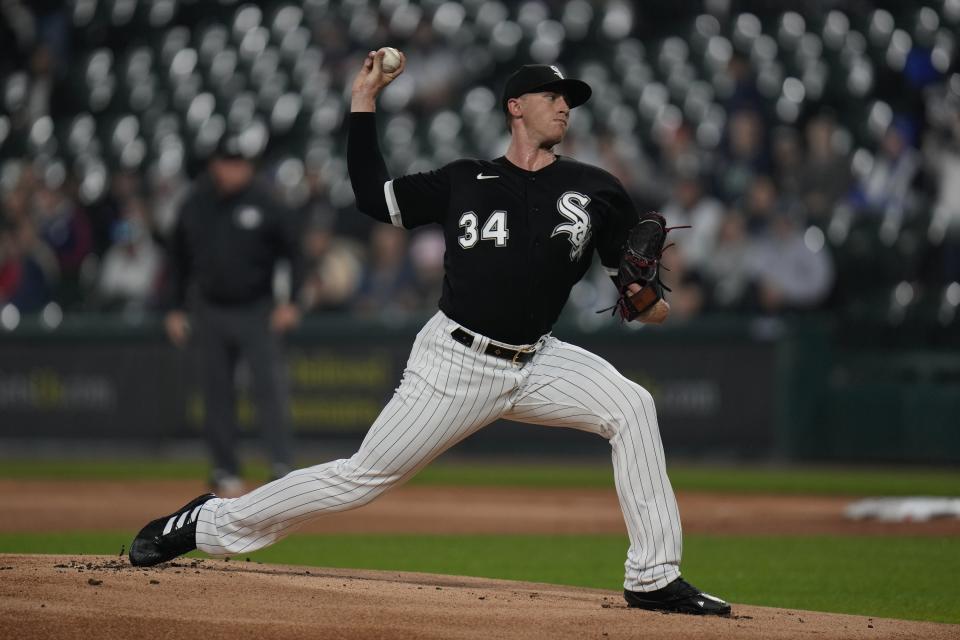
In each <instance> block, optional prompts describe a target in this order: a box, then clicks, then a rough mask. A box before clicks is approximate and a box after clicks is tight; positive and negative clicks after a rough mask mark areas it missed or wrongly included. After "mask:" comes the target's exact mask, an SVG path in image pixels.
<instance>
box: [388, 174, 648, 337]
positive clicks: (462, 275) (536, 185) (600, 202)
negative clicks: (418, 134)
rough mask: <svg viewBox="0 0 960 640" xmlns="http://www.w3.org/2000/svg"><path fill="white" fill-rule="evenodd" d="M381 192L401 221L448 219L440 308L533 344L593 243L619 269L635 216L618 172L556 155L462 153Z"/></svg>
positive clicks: (492, 333)
mask: <svg viewBox="0 0 960 640" xmlns="http://www.w3.org/2000/svg"><path fill="white" fill-rule="evenodd" d="M384 197H385V198H386V201H387V208H388V211H389V213H390V220H391V222H393V224H395V225H397V226H403V227H405V228H408V229H411V228H414V227H418V226H421V225H424V224H428V223H431V222H435V223H438V224H440V225H442V226H443V230H444V236H445V238H446V254H445V256H444V267H445V278H444V282H443V294H442V296H441V298H440V309H442V310H443V312H444V313H446V314H447V315H448V316H449V317H450V318H452V319H453V320H455V321H456V322H458V323H460V324H462V325H463V326H465V327H467V328H468V329H472V330H474V331H476V332H479V333H481V334H483V335H486V336H488V337H490V338H493V339H495V340H499V341H502V342H506V343H510V344H530V343H533V342H536V341H537V340H538V339H539V338H540V336H542V335H543V334H546V333H549V332H550V329H551V327H552V326H553V324H554V323H555V322H556V320H557V317H558V316H559V315H560V312H561V310H562V309H563V306H564V304H565V303H566V301H567V297H568V296H569V294H570V289H571V288H572V287H573V285H574V284H576V282H577V281H578V280H580V278H582V277H583V275H584V273H585V272H586V271H587V269H588V268H589V266H590V263H591V260H592V257H593V251H594V248H596V250H597V251H598V252H599V255H600V260H601V263H602V264H603V266H604V267H605V268H606V269H607V270H608V273H610V274H615V273H616V271H617V267H618V265H619V261H620V253H621V247H622V246H623V243H624V240H625V238H626V234H627V232H628V231H629V229H630V228H631V227H632V226H633V225H634V224H636V222H637V220H638V215H637V211H636V208H635V207H634V205H633V203H632V201H631V200H630V197H629V196H628V195H627V193H626V191H625V190H624V188H623V186H622V185H621V184H620V182H619V181H618V180H617V179H616V178H614V177H613V176H612V175H610V174H609V173H607V172H606V171H604V170H602V169H599V168H597V167H594V166H591V165H588V164H584V163H582V162H577V161H575V160H572V159H570V158H565V157H559V156H558V158H557V160H556V161H555V162H553V163H552V164H550V165H548V166H546V167H544V168H543V169H540V170H539V171H525V170H523V169H521V168H519V167H517V166H515V165H513V164H512V163H511V162H509V161H508V160H507V159H506V158H503V157H500V158H497V159H496V160H493V161H481V160H458V161H455V162H453V163H451V164H448V165H446V166H445V167H443V168H442V169H440V170H438V171H432V172H428V173H420V174H415V175H409V176H403V177H401V178H397V179H395V180H392V181H389V182H387V183H386V184H385V185H384Z"/></svg>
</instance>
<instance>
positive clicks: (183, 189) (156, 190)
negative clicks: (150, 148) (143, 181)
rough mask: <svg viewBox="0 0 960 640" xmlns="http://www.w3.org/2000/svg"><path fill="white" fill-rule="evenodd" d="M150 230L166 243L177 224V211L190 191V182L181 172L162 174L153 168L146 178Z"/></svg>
mask: <svg viewBox="0 0 960 640" xmlns="http://www.w3.org/2000/svg"><path fill="white" fill-rule="evenodd" d="M147 181H148V185H149V188H148V193H149V194H150V206H149V211H150V213H151V215H150V225H149V226H150V228H151V229H152V230H153V232H154V233H155V234H156V236H157V238H158V239H159V240H160V241H161V242H166V240H167V239H168V238H169V237H170V234H172V233H173V227H174V226H175V225H176V224H177V210H178V209H179V208H180V205H181V203H182V202H183V199H184V197H186V195H187V192H188V191H189V190H190V181H189V180H187V178H186V176H184V175H183V173H182V172H181V171H172V172H164V171H162V170H161V169H160V168H159V167H154V168H153V169H152V170H151V171H150V173H149V175H148V177H147Z"/></svg>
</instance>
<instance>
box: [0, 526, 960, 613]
mask: <svg viewBox="0 0 960 640" xmlns="http://www.w3.org/2000/svg"><path fill="white" fill-rule="evenodd" d="M131 535H132V534H131V533H115V534H101V533H77V534H46V533H44V534H0V552H3V553H65V554H88V553H89V554H108V555H116V554H119V553H120V548H121V545H124V544H128V543H129V541H130V537H131ZM626 545H627V541H626V539H625V538H624V537H622V536H618V535H591V536H586V535H584V536H533V535H530V536H517V535H510V536H507V535H502V536H480V535H470V536H449V535H442V536H441V535H433V536H416V535H372V534H371V535H351V536H344V535H331V536H319V535H300V536H292V537H291V538H290V539H288V540H285V541H283V542H281V543H279V544H277V545H275V546H273V547H270V548H269V549H265V550H263V551H259V552H257V553H254V554H249V556H247V555H244V556H239V557H236V558H234V559H233V562H237V561H239V562H243V561H245V560H246V558H247V557H249V558H251V559H252V560H254V561H261V562H274V563H284V564H297V565H310V566H325V567H347V568H363V569H388V570H389V569H392V570H398V571H425V572H431V573H445V574H454V575H471V576H483V577H491V578H503V579H513V580H530V581H536V582H550V583H557V584H571V585H579V586H585V587H598V588H604V589H612V590H619V589H620V581H621V571H622V566H623V557H624V553H625V550H626ZM683 566H684V573H685V575H686V576H687V577H688V578H689V579H690V580H691V581H692V582H694V584H697V585H698V586H700V587H702V588H704V589H706V590H707V591H709V592H712V593H715V594H716V595H719V596H721V597H724V598H727V599H729V600H731V601H733V602H737V603H742V604H756V605H766V606H775V607H786V608H790V609H810V610H816V611H833V612H838V613H853V614H861V615H869V616H878V617H887V618H903V619H912V620H931V621H936V622H949V623H954V624H957V623H960V599H958V598H957V588H956V576H957V575H960V539H958V538H949V537H935V538H916V537H830V536H814V537H772V536H750V537H727V536H703V535H690V536H687V537H686V539H685V550H684V562H683Z"/></svg>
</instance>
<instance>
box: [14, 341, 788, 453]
mask: <svg viewBox="0 0 960 640" xmlns="http://www.w3.org/2000/svg"><path fill="white" fill-rule="evenodd" d="M409 344H410V341H409V339H408V338H407V337H406V336H398V337H397V338H396V339H388V340H385V341H382V342H379V343H375V344H371V343H370V342H369V341H368V340H363V341H361V340H360V339H357V340H337V341H336V344H318V343H316V342H314V341H308V342H306V343H298V344H295V345H293V346H291V347H290V348H289V350H288V367H289V375H290V379H291V383H292V384H291V388H292V398H291V410H292V413H293V418H294V425H295V429H296V431H297V433H298V434H299V435H300V437H305V438H309V437H314V436H321V435H330V434H336V435H344V434H356V435H358V436H359V435H362V434H363V433H364V432H365V431H366V430H367V428H368V427H369V425H370V424H371V423H372V422H373V420H374V419H375V418H376V417H377V415H378V414H379V412H380V409H381V408H382V407H383V405H384V404H385V403H386V401H387V399H389V397H390V395H391V394H392V393H393V390H394V389H395V388H396V386H397V385H398V383H399V381H400V377H401V376H402V374H403V368H404V365H405V361H406V357H407V355H408V352H409ZM579 344H582V345H583V346H585V347H586V348H589V349H591V350H593V351H595V352H596V353H598V354H600V355H602V356H603V357H605V358H607V359H608V360H609V361H610V362H611V363H613V364H614V365H615V366H616V367H617V368H618V369H619V370H620V371H621V372H622V373H623V374H624V375H625V376H627V377H628V378H630V379H632V380H634V381H636V382H638V383H639V384H641V385H643V386H644V387H646V388H647V389H648V390H649V391H650V392H651V393H652V394H653V396H654V398H655V399H656V401H657V408H658V417H659V421H660V426H661V433H662V436H663V440H664V443H665V445H666V446H668V447H671V446H674V447H679V448H683V449H695V448H696V447H698V446H699V447H714V448H716V447H717V446H722V447H724V448H725V449H729V450H737V449H739V448H740V447H750V448H751V450H752V451H754V452H758V451H762V450H764V449H767V448H769V447H771V446H772V445H773V431H774V424H775V421H776V420H775V411H776V404H775V397H776V388H775V375H774V373H775V368H776V350H775V345H773V344H771V343H749V342H743V343H739V344H720V343H718V344H712V345H706V346H705V345H702V344H701V345H698V346H697V348H696V349H686V348H684V347H683V346H682V345H681V344H676V343H675V344H672V345H657V344H650V343H649V342H644V343H642V344H640V343H637V344H632V343H630V342H626V343H623V342H618V343H617V346H616V347H611V346H609V343H598V344H596V345H593V344H590V343H589V342H587V341H585V340H582V339H581V340H579ZM191 357H192V356H191V355H190V353H189V352H182V351H178V350H176V349H173V348H171V347H169V346H167V345H165V344H162V343H150V342H146V343H133V344H126V345H115V346H111V345H109V344H102V343H101V344H97V345H96V346H94V345H90V344H87V343H84V342H83V341H82V340H78V341H77V342H76V343H71V342H64V341H58V342H57V343H56V344H45V343H43V342H35V343H32V344H29V345H16V344H12V343H9V342H4V343H0V435H2V436H20V437H22V436H38V437H73V436H109V437H117V438H137V437H149V438H156V437H171V438H175V437H182V436H196V435H197V434H198V433H199V430H200V425H201V424H202V417H203V411H204V408H203V402H202V400H201V398H200V394H199V393H198V386H197V385H196V384H195V381H193V380H192V379H191V377H192V375H193V372H194V367H191V366H190V364H191V363H190V358H191ZM247 378H249V375H248V374H247V373H246V372H244V371H243V369H242V368H241V370H240V373H239V380H238V383H239V384H240V387H241V393H240V396H239V400H238V413H239V416H240V420H241V424H242V427H243V429H244V430H245V431H250V432H253V431H255V430H256V417H255V410H254V407H253V405H252V402H251V396H250V394H247V393H246V392H244V391H243V389H244V387H245V386H246V379H247ZM513 432H518V433H519V432H521V430H516V429H515V430H513ZM506 433H510V431H507V432H506ZM550 440H551V439H550V438H543V445H544V446H545V447H549V446H550Z"/></svg>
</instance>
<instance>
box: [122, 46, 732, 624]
mask: <svg viewBox="0 0 960 640" xmlns="http://www.w3.org/2000/svg"><path fill="white" fill-rule="evenodd" d="M383 55H384V53H383V51H382V50H381V51H380V52H370V53H369V54H368V55H367V57H366V59H365V60H364V62H363V67H362V68H361V69H360V72H359V73H358V74H357V77H356V80H355V81H354V83H353V89H352V104H351V111H352V113H351V115H350V122H349V141H348V150H347V160H348V165H349V172H350V178H351V181H352V183H353V189H354V193H355V194H356V198H357V205H358V207H359V208H360V210H361V211H363V212H364V213H365V214H367V215H369V216H372V217H373V218H376V219H377V220H380V221H381V222H384V223H388V224H393V225H396V226H398V227H403V228H405V229H413V228H415V227H418V226H421V225H427V224H437V225H440V226H441V228H442V229H443V233H444V235H445V238H446V255H445V258H444V265H445V278H444V283H443V293H442V296H441V298H440V303H439V311H438V312H437V313H436V315H434V316H433V318H432V319H431V320H430V321H429V322H427V324H426V325H425V326H424V327H423V328H422V329H421V330H420V332H419V334H418V335H417V337H416V340H415V342H414V344H413V349H412V350H411V353H410V357H409V360H408V361H407V366H406V369H405V371H404V373H403V378H402V380H401V382H400V386H399V387H398V389H397V390H396V393H395V394H394V396H393V398H392V399H391V400H390V401H389V402H388V403H387V405H386V407H384V409H383V412H382V413H381V414H380V416H379V417H378V418H377V419H376V421H375V422H374V423H373V425H372V426H371V427H370V431H369V432H368V433H367V435H366V437H365V439H364V441H363V443H362V444H361V446H360V449H359V451H357V452H356V453H355V454H354V455H353V456H352V457H350V458H348V459H344V460H334V461H332V462H327V463H325V464H320V465H317V466H313V467H308V468H305V469H300V470H297V471H294V472H292V473H290V474H288V475H287V476H285V477H283V478H280V479H279V480H276V481H274V482H271V483H269V484H266V485H264V486H262V487H260V488H258V489H256V490H254V491H252V492H251V493H248V494H246V495H244V496H242V497H239V498H235V499H221V498H218V497H216V496H215V495H212V494H206V495H203V496H200V497H198V498H196V499H195V500H193V501H192V502H190V503H189V504H187V505H185V506H184V507H183V508H181V509H180V510H178V511H176V512H175V513H172V514H170V515H168V516H165V517H163V518H158V519H157V520H154V521H153V522H151V523H149V524H148V525H147V526H146V527H144V529H143V530H142V531H141V532H140V533H139V534H138V535H137V537H136V539H135V540H134V541H133V544H132V546H131V549H130V561H131V562H132V563H133V564H134V565H138V566H143V565H153V564H157V563H160V562H164V561H167V560H170V559H172V558H174V557H176V556H178V555H181V554H183V553H187V552H189V551H191V550H193V549H195V548H198V549H200V550H202V551H204V552H206V553H209V554H212V555H232V554H239V553H248V552H251V551H254V550H256V549H260V548H262V547H265V546H267V545H269V544H272V543H274V542H276V541H278V540H280V539H281V538H283V537H284V536H286V535H288V534H289V533H291V532H292V531H293V530H294V529H295V528H296V527H297V525H299V524H301V523H303V522H305V521H307V520H309V519H312V518H316V517H318V516H321V515H327V514H331V513H335V512H337V511H343V510H347V509H354V508H356V507H360V506H362V505H364V504H367V503H368V502H370V501H372V500H374V499H375V498H377V497H378V496H380V495H382V494H383V493H385V492H386V491H388V490H389V489H391V488H393V487H396V486H398V485H400V484H401V483H403V482H404V481H406V480H408V479H409V478H410V477H412V476H413V475H414V474H416V473H417V471H418V470H420V469H421V468H423V467H424V466H425V465H427V464H428V463H429V462H430V461H431V460H433V459H434V458H436V457H437V456H438V455H440V454H441V453H442V452H443V451H445V450H447V449H448V448H450V447H452V446H453V445H454V444H456V443H457V442H459V441H460V440H463V439H464V438H466V437H467V436H469V435H470V434H472V433H474V432H476V431H477V430H478V429H481V428H483V427H484V426H485V425H487V424H489V423H491V422H493V421H494V420H497V419H499V418H505V419H508V420H515V421H518V422H526V423H531V424H540V425H544V426H552V427H570V428H574V429H581V430H583V431H589V432H591V433H595V434H597V435H599V436H602V437H604V438H606V439H607V440H608V441H609V442H610V447H611V451H612V457H613V467H614V472H615V478H616V488H617V494H618V496H619V499H620V505H621V508H622V509H623V516H624V520H625V521H626V525H627V531H628V534H629V538H630V547H629V550H628V551H627V558H626V563H625V567H626V575H625V579H624V589H625V590H624V597H625V598H626V600H627V603H628V604H629V605H631V606H634V607H640V608H645V609H658V610H664V611H674V612H684V613H696V614H713V615H728V614H729V613H730V606H729V605H728V604H727V603H726V602H724V601H723V600H720V599H719V598H715V597H713V596H711V595H708V594H706V593H703V592H702V591H700V590H699V589H697V588H695V587H693V586H692V585H690V584H689V583H688V582H686V581H685V580H683V579H682V578H681V577H680V554H681V546H682V544H681V529H680V516H679V514H678V511H677V503H676V500H675V498H674V495H673V490H672V488H671V486H670V480H669V479H668V477H667V474H666V470H665V462H664V454H663V446H662V444H661V441H660V433H659V427H658V425H657V414H656V409H655V408H654V402H653V398H652V396H651V395H650V393H648V392H647V391H646V390H645V389H644V388H643V387H641V386H639V385H637V384H636V383H634V382H631V381H630V380H628V379H626V378H625V377H623V376H622V375H621V374H620V373H618V372H617V371H616V370H615V369H614V368H613V366H611V365H610V364H609V363H607V362H606V361H604V360H603V359H602V358H600V357H598V356H596V355H594V354H592V353H590V352H588V351H586V350H584V349H581V348H579V347H577V346H575V345H572V344H569V343H566V342H564V341H562V340H560V339H558V338H556V337H554V336H553V335H551V328H552V326H553V324H554V323H555V322H556V320H557V317H558V316H559V314H560V311H561V309H562V308H563V305H564V304H565V303H566V300H567V297H568V295H569V293H570V289H571V288H572V287H573V285H574V284H575V283H576V282H577V281H578V280H580V278H581V277H582V276H583V275H584V273H585V272H586V271H587V269H588V267H589V266H590V262H591V258H592V255H593V252H594V251H596V252H597V253H598V254H599V256H600V260H601V263H602V264H603V266H604V268H606V270H607V271H608V273H609V274H610V276H611V277H612V278H613V280H614V283H615V285H616V286H617V287H618V290H619V292H620V298H619V301H618V303H617V306H616V310H617V311H618V312H619V313H620V315H621V316H622V318H623V319H625V320H637V321H641V322H662V321H663V320H664V319H665V318H666V316H667V314H668V312H669V304H668V303H667V302H666V300H664V299H663V287H662V285H661V284H660V280H659V260H660V254H661V252H662V250H663V243H664V238H665V235H666V232H667V229H666V228H665V226H664V220H663V218H662V217H661V216H660V215H659V214H655V213H652V214H647V215H643V216H641V215H638V213H637V211H636V209H635V208H634V206H633V204H632V202H631V200H630V198H629V196H628V195H627V193H626V192H625V190H624V188H623V186H622V185H621V184H620V182H619V181H617V179H616V178H614V177H613V176H612V175H610V174H609V173H607V172H606V171H604V170H602V169H599V168H597V167H593V166H590V165H587V164H583V163H581V162H577V161H576V160H573V159H571V158H567V157H562V156H559V155H557V154H556V153H554V151H553V148H554V147H555V146H556V145H557V144H558V143H559V142H561V141H562V140H563V137H564V134H565V133H566V131H567V127H568V124H569V118H570V111H571V109H573V108H575V107H577V106H579V105H581V104H583V103H584V102H585V101H587V100H588V99H589V97H590V93H591V90H590V87H589V86H588V85H587V84H586V83H585V82H582V81H580V80H574V79H571V78H565V77H564V76H563V74H562V73H561V72H560V70H559V69H558V68H557V67H553V66H546V65H528V66H524V67H521V68H520V69H518V70H517V71H516V72H515V73H514V74H513V75H511V76H510V77H509V78H508V79H507V82H506V85H505V88H504V91H503V99H502V102H501V107H502V109H503V112H504V114H505V117H506V118H507V120H508V123H509V126H510V132H511V141H510V145H509V148H508V149H507V152H506V154H505V155H504V156H502V157H500V158H496V159H495V160H468V159H464V160H458V161H455V162H452V163H450V164H448V165H446V166H444V167H442V168H440V169H438V170H436V171H432V172H428V173H420V174H415V175H407V176H402V177H398V178H391V177H390V176H389V174H388V172H387V169H386V165H385V164H384V161H383V157H382V156H381V153H380V149H379V145H378V141H377V131H376V119H375V113H374V112H375V109H376V97H377V95H378V94H379V93H380V92H381V91H382V90H383V88H384V87H386V86H387V85H388V84H389V83H390V82H392V81H393V80H394V79H396V78H397V76H399V75H400V74H401V73H403V70H404V66H405V60H403V59H402V56H401V63H400V66H399V67H398V68H396V69H395V70H394V71H391V72H389V73H388V72H385V71H384V69H383V67H382V66H381V63H382V59H383Z"/></svg>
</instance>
